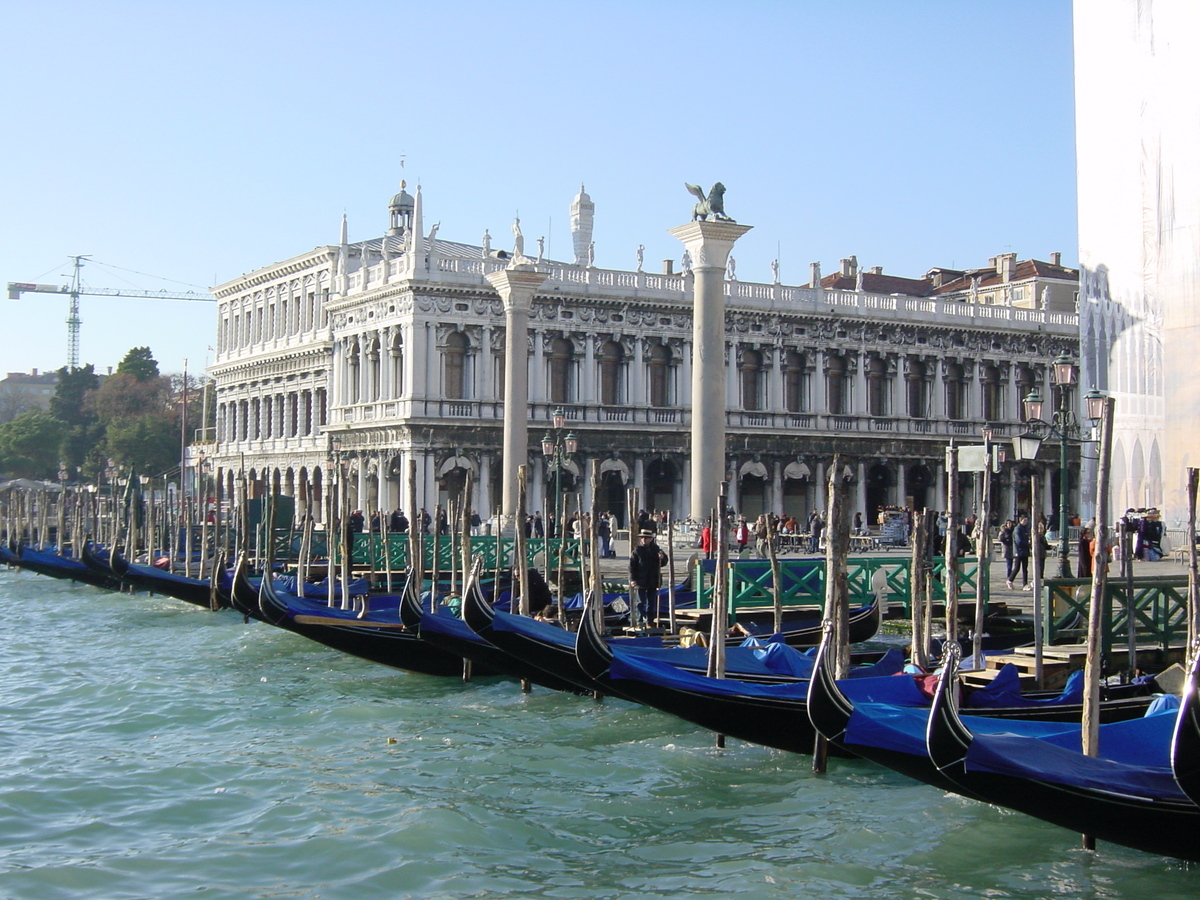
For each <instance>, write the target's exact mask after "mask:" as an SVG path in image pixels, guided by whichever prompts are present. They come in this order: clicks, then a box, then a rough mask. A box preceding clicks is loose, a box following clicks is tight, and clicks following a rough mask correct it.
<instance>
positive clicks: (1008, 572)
mask: <svg viewBox="0 0 1200 900" xmlns="http://www.w3.org/2000/svg"><path fill="white" fill-rule="evenodd" d="M1014 528H1016V523H1015V522H1013V520H1012V519H1005V521H1004V524H1003V525H1002V526H1001V528H1000V534H999V535H997V540H999V541H1000V546H1001V547H1003V548H1004V581H1005V584H1007V585H1008V589H1009V590H1010V591H1011V590H1012V589H1013V582H1012V580H1013V570H1014V569H1015V568H1016V564H1015V561H1016V557H1015V556H1013V529H1014Z"/></svg>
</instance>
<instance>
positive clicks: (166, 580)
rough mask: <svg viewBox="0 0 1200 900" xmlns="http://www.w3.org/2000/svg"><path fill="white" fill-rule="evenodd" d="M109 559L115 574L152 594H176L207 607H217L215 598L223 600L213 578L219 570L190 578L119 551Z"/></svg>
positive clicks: (186, 600) (177, 598)
mask: <svg viewBox="0 0 1200 900" xmlns="http://www.w3.org/2000/svg"><path fill="white" fill-rule="evenodd" d="M108 562H109V565H110V566H111V567H112V571H113V573H114V574H115V575H116V576H117V578H119V579H120V580H121V581H123V582H125V583H126V584H128V585H131V586H132V587H135V588H140V589H141V590H143V591H148V592H149V593H151V594H161V595H163V596H164V597H173V598H174V599H176V600H183V601H184V602H185V603H191V604H193V605H195V606H203V607H204V608H205V609H212V608H213V601H214V599H216V600H218V602H219V597H218V595H217V589H216V585H215V584H214V583H213V579H215V578H217V577H218V576H217V573H216V572H215V571H214V572H213V573H212V576H211V577H210V578H204V579H201V578H189V577H188V576H185V575H176V574H175V573H174V572H167V571H164V570H162V569H158V568H155V567H154V566H143V565H139V564H137V563H131V562H129V561H128V560H127V559H125V557H123V556H122V555H121V554H120V553H118V552H116V550H113V551H112V552H110V553H109V555H108Z"/></svg>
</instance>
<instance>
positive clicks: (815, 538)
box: [808, 510, 825, 553]
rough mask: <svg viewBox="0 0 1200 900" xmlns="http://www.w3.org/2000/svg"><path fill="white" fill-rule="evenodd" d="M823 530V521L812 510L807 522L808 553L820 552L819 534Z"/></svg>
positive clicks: (818, 514) (817, 513)
mask: <svg viewBox="0 0 1200 900" xmlns="http://www.w3.org/2000/svg"><path fill="white" fill-rule="evenodd" d="M824 530H825V520H824V519H822V518H821V514H820V513H819V512H817V511H816V510H813V514H812V517H811V518H810V519H809V520H808V533H809V538H808V552H809V553H818V552H820V550H821V532H823V531H824Z"/></svg>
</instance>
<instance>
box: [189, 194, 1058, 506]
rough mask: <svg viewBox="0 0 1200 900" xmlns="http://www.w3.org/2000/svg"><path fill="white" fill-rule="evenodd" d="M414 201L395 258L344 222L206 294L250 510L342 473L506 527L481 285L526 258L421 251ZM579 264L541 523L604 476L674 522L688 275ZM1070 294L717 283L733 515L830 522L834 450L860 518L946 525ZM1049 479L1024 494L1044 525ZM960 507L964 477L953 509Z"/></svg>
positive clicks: (549, 392)
mask: <svg viewBox="0 0 1200 900" xmlns="http://www.w3.org/2000/svg"><path fill="white" fill-rule="evenodd" d="M422 203H423V200H422V198H421V193H420V190H419V189H418V191H417V194H416V196H415V197H414V196H412V195H410V194H409V193H407V192H406V191H404V190H402V191H401V193H399V194H397V195H396V196H395V197H393V198H392V201H391V204H390V206H389V216H390V227H389V228H388V230H387V233H386V234H384V235H383V236H381V237H376V238H371V239H369V240H365V241H358V242H355V243H350V242H349V240H348V239H347V236H346V226H345V223H344V222H343V229H342V238H341V241H340V242H339V244H337V245H331V246H323V247H317V248H316V249H314V250H311V251H309V252H307V253H303V254H301V255H299V256H295V257H293V258H291V259H287V260H284V261H282V262H279V263H275V264H273V265H269V266H266V267H264V268H262V269H259V270H257V271H255V272H252V273H250V274H248V275H244V276H242V277H240V278H237V279H234V280H232V281H230V282H227V283H225V284H222V285H220V286H218V287H217V288H215V290H214V294H215V295H216V297H217V300H218V320H219V321H218V333H217V344H216V347H217V351H216V358H215V362H214V364H213V365H212V366H211V368H210V370H209V371H210V373H211V374H212V376H213V378H214V380H215V386H216V392H217V416H216V423H215V435H213V438H214V439H213V440H211V441H209V442H206V443H205V444H203V445H201V446H199V447H197V448H194V452H196V453H202V454H204V456H205V457H206V459H207V460H208V461H210V462H211V463H212V467H213V471H214V472H216V473H218V474H219V475H220V476H221V477H223V478H225V479H226V480H227V489H231V488H232V486H233V480H234V473H235V472H237V471H238V470H240V469H241V468H242V467H243V466H244V467H245V468H246V469H247V470H249V471H250V474H251V475H252V477H253V480H254V482H255V484H256V485H257V487H256V488H255V489H256V490H260V491H261V490H263V489H264V488H265V486H266V485H268V484H271V483H274V484H278V486H279V488H280V489H281V490H282V492H283V493H285V494H292V495H295V496H296V497H297V498H298V499H299V500H300V504H301V505H300V508H303V504H304V502H305V501H307V500H310V499H311V500H313V501H315V500H316V499H317V498H318V497H320V496H321V493H322V488H323V486H325V485H327V484H328V481H329V475H330V471H331V469H332V468H334V467H340V468H341V469H342V471H343V472H345V473H346V477H348V478H349V479H350V483H351V485H352V486H353V488H354V491H355V501H354V503H355V505H356V506H358V507H361V508H363V509H368V508H384V509H391V508H395V507H405V508H406V507H407V506H408V499H407V486H406V483H405V479H406V473H407V472H408V465H409V462H410V461H413V462H415V463H416V471H417V473H418V492H419V494H418V500H417V504H418V506H424V507H426V508H427V509H430V510H432V508H433V507H434V506H435V505H437V504H439V503H441V504H445V503H446V502H447V501H448V500H450V499H452V498H457V497H458V495H459V493H460V491H461V490H462V487H463V485H464V484H465V483H466V479H467V475H468V474H470V476H471V481H470V483H471V485H472V487H471V496H470V498H469V504H470V506H472V507H473V508H475V509H478V510H479V511H480V513H481V514H483V513H484V512H485V511H494V510H495V508H496V506H497V505H498V503H499V499H500V496H501V490H500V485H499V484H498V477H499V475H498V473H499V470H500V467H499V454H500V446H501V443H502V441H501V436H502V426H503V417H504V409H503V402H502V397H503V384H502V379H503V372H504V364H503V362H504V361H503V354H504V339H503V337H504V314H503V310H502V304H501V301H500V298H499V296H498V295H497V293H496V291H495V290H494V289H493V288H492V287H491V285H490V284H489V282H488V281H487V280H486V279H485V277H484V276H485V274H486V273H489V272H492V271H495V270H497V269H500V268H503V267H505V266H506V265H508V263H509V261H510V259H511V256H512V253H513V252H514V251H517V250H519V249H521V247H522V242H523V238H522V237H520V236H519V229H517V228H516V227H515V226H514V234H513V238H512V239H511V241H505V242H504V243H505V247H504V249H492V247H491V237H490V235H488V236H486V237H485V239H484V241H483V244H482V246H480V245H475V244H466V243H458V242H454V241H448V240H444V239H442V238H439V237H436V235H434V236H433V238H432V239H431V238H430V236H428V235H425V234H424V233H423V226H422V220H423V218H424V216H423V212H422ZM593 210H594V205H593V204H592V203H591V200H590V198H588V197H587V195H586V194H584V193H583V191H582V190H581V191H580V195H579V196H577V197H576V198H575V203H574V204H573V206H572V219H571V221H572V231H573V237H579V235H580V234H582V233H584V232H590V230H591V227H592V218H591V217H592V215H593ZM670 224H671V222H670V221H665V222H664V223H663V227H664V228H665V227H666V226H668V225H670ZM481 231H482V229H481ZM496 243H497V245H499V244H500V243H501V242H500V241H499V240H497V241H496ZM573 247H574V251H575V258H574V260H573V261H571V262H561V261H550V260H543V261H541V263H540V264H538V268H539V270H540V271H543V272H544V273H545V274H546V276H547V278H546V281H545V283H544V284H543V285H542V286H541V287H540V288H539V289H538V290H537V292H536V294H535V296H534V299H533V307H532V310H531V312H530V314H529V333H530V339H529V347H528V353H529V357H528V360H529V402H528V408H527V409H526V410H524V411H523V412H522V414H523V415H526V416H528V419H529V422H530V435H529V441H530V443H529V447H528V457H527V459H526V460H524V461H525V462H527V463H528V465H529V471H530V473H531V477H530V502H529V505H530V508H531V509H533V508H544V507H545V506H546V505H547V501H548V498H549V497H550V496H551V495H552V494H553V492H554V490H555V486H556V484H561V487H562V489H563V490H564V491H568V492H572V493H574V492H579V493H580V494H581V496H582V502H583V504H584V506H585V508H586V507H587V506H588V505H589V504H590V502H591V494H592V488H591V485H590V483H589V477H588V473H589V472H590V465H591V460H599V461H600V477H601V482H600V488H599V490H600V494H601V496H600V497H599V498H598V501H599V504H600V506H601V507H605V508H608V509H611V510H613V511H615V512H616V513H617V514H618V517H619V519H620V521H622V522H624V521H625V520H626V516H627V515H628V514H629V512H630V511H629V510H628V509H627V500H626V498H627V493H626V491H627V489H628V488H630V487H637V488H638V489H639V490H640V499H639V504H640V505H641V506H642V507H645V508H648V509H649V508H660V509H671V510H674V511H676V512H677V513H681V514H682V512H683V511H684V510H686V508H687V506H688V497H687V493H688V488H687V486H688V484H689V477H688V468H689V439H690V436H689V423H690V406H691V397H690V390H691V377H690V372H691V366H692V348H691V342H692V304H693V299H692V284H693V275H692V274H691V273H690V271H689V270H688V267H687V266H686V265H684V266H682V267H681V268H678V269H677V268H676V262H677V261H675V260H668V261H666V263H665V264H664V266H663V268H664V270H665V271H664V272H662V273H657V274H656V273H650V272H644V271H640V270H639V271H614V270H606V269H598V268H595V267H594V265H593V264H592V262H593V258H594V256H593V254H594V250H593V248H592V244H591V241H590V239H589V240H587V241H584V240H582V239H579V240H574V241H573ZM524 255H525V256H526V257H528V256H530V253H529V251H528V248H525V249H524ZM1076 282H1077V275H1076V273H1075V271H1074V270H1072V269H1069V268H1065V267H1063V266H1061V265H1060V264H1059V260H1058V258H1057V255H1052V257H1051V261H1050V262H1040V261H1036V260H1024V261H1022V260H1018V259H1017V258H1016V255H1015V254H1004V255H1002V256H999V257H996V258H995V259H993V260H992V261H990V262H989V264H988V266H986V267H982V268H979V269H972V270H949V269H932V270H930V271H929V273H927V274H926V276H924V277H923V278H916V279H911V278H899V277H895V276H885V275H884V274H883V273H882V272H880V271H879V270H877V269H865V270H864V269H860V268H859V267H858V265H857V261H855V260H853V258H850V259H848V260H843V262H842V266H841V268H840V270H839V271H838V272H837V273H836V274H834V275H831V276H829V277H828V278H821V276H820V267H819V266H818V265H816V264H814V266H813V271H812V276H811V278H810V282H809V283H808V284H807V285H800V286H787V285H783V284H779V283H769V282H763V283H756V282H753V281H745V280H742V281H735V280H732V279H731V280H729V281H727V282H726V286H725V290H726V295H727V316H726V321H727V341H726V348H725V357H724V360H723V362H724V367H725V372H726V391H725V395H726V408H727V444H726V446H727V470H728V475H729V480H730V503H731V504H732V505H733V506H734V507H735V508H737V509H739V510H741V511H742V512H744V513H746V514H747V515H755V514H757V513H759V512H761V511H765V510H778V511H784V512H787V513H790V514H793V515H796V516H797V517H803V516H805V515H806V514H807V512H808V511H809V510H810V509H817V508H822V507H823V506H824V481H825V477H826V472H827V469H828V467H829V465H830V463H831V461H832V458H833V455H834V453H835V452H838V453H842V454H843V455H844V458H845V460H846V464H847V468H846V470H845V472H846V474H847V475H848V476H850V477H851V478H852V479H853V480H854V482H855V491H856V497H855V510H856V511H860V512H863V513H865V514H867V515H868V516H871V517H873V516H874V515H875V511H876V510H877V509H878V508H880V507H883V506H887V505H898V506H906V505H912V506H916V507H918V508H922V507H935V508H941V507H943V506H944V504H945V489H944V482H945V477H944V471H945V470H944V459H945V449H946V447H947V446H948V444H949V442H950V441H951V439H954V440H956V441H958V442H959V443H978V442H979V441H980V440H981V436H980V435H981V429H982V427H983V426H984V425H985V423H986V424H991V425H992V427H993V430H994V433H995V434H996V435H997V438H998V439H1001V440H1006V439H1007V438H1009V437H1011V436H1012V435H1013V434H1015V433H1019V432H1020V431H1022V430H1023V428H1024V426H1023V425H1022V424H1021V415H1022V413H1021V405H1020V400H1021V398H1022V397H1024V396H1025V395H1026V394H1028V393H1029V392H1030V391H1031V390H1033V389H1034V388H1035V387H1036V388H1039V389H1040V390H1042V391H1043V393H1046V392H1047V385H1048V380H1047V366H1048V364H1049V363H1050V362H1051V361H1053V360H1054V359H1055V358H1056V357H1057V356H1059V355H1061V354H1064V353H1065V354H1069V355H1072V356H1077V354H1078V349H1079V343H1078V324H1077V319H1076V315H1075V311H1074V303H1075V291H1076V289H1077V288H1076ZM716 364H717V365H720V364H721V362H717V363H716ZM557 409H562V411H563V413H564V415H565V417H566V420H567V426H566V429H564V431H566V430H569V431H571V432H573V433H574V434H575V435H576V437H577V438H578V440H579V445H580V449H579V453H578V454H577V455H576V456H575V457H574V458H573V459H570V460H567V461H566V462H565V463H564V465H563V466H562V468H561V469H560V470H559V471H558V472H556V471H555V469H554V468H553V467H552V465H551V464H550V463H549V462H548V461H547V460H546V459H545V458H544V457H543V454H542V451H541V447H540V441H541V438H542V435H543V434H544V433H546V432H547V431H549V430H550V426H551V420H552V415H553V413H554V412H555V410H557ZM1056 468H1057V467H1047V470H1043V471H1042V472H1041V473H1039V474H1038V477H1039V478H1042V479H1044V485H1043V489H1042V491H1041V496H1042V498H1044V500H1043V502H1044V504H1045V511H1046V512H1047V513H1049V512H1051V511H1052V510H1053V509H1054V508H1055V504H1056V498H1057V495H1058V476H1057V471H1056ZM1049 469H1054V470H1055V471H1049ZM1028 474H1029V471H1028V470H1023V471H1022V474H1021V477H1017V473H1016V471H1015V469H1014V466H1012V465H1009V466H1006V467H1005V471H1004V472H1003V473H1002V474H1001V475H1000V476H999V477H997V478H996V479H995V485H996V487H995V490H996V494H995V497H994V503H995V508H996V509H999V510H1001V511H1012V510H1014V509H1016V508H1020V507H1022V506H1023V505H1024V506H1027V504H1028V478H1027V477H1025V476H1027V475H1028ZM556 476H557V477H556ZM971 485H972V476H970V475H966V476H964V477H963V484H962V488H963V490H962V491H961V492H960V496H963V497H965V498H966V499H965V500H964V501H963V503H964V509H970V508H971V504H972V500H971V498H972V496H973V492H972V490H971ZM572 502H573V501H572ZM1075 503H1076V498H1075V497H1072V498H1071V504H1070V505H1071V508H1072V509H1074V508H1076V506H1075ZM314 514H315V515H317V516H319V515H320V510H319V508H316V507H314Z"/></svg>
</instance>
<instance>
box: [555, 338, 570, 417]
mask: <svg viewBox="0 0 1200 900" xmlns="http://www.w3.org/2000/svg"><path fill="white" fill-rule="evenodd" d="M574 374H575V347H574V346H573V345H572V344H571V342H570V341H569V340H567V339H566V338H565V337H556V338H555V339H554V340H552V341H551V342H550V402H551V403H570V402H571V400H572V390H571V387H572V382H573V381H574V377H573V376H574Z"/></svg>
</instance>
